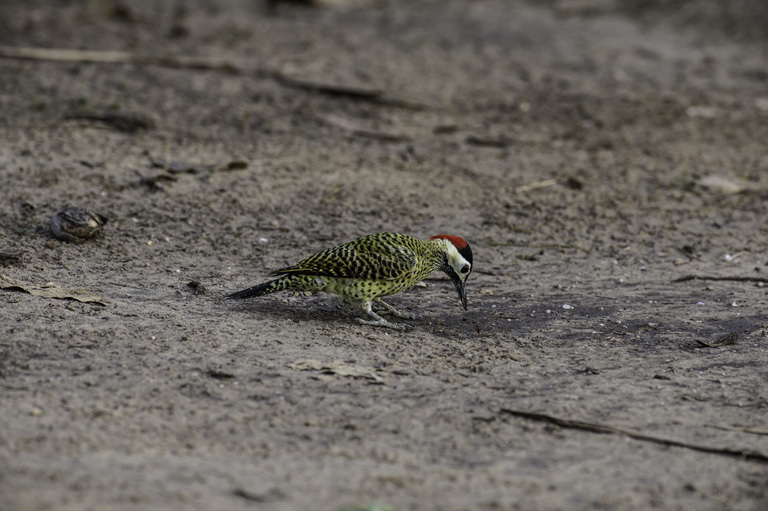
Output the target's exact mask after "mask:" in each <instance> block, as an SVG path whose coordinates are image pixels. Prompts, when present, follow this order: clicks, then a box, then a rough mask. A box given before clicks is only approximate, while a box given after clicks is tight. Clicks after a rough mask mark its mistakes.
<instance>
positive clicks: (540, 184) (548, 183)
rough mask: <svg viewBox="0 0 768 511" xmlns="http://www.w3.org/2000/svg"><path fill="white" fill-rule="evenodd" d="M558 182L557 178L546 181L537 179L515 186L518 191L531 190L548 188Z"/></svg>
mask: <svg viewBox="0 0 768 511" xmlns="http://www.w3.org/2000/svg"><path fill="white" fill-rule="evenodd" d="M556 184H557V179H546V180H544V181H537V182H536V183H531V184H529V185H523V186H518V187H517V188H515V192H517V193H525V192H530V191H531V190H538V189H539V188H546V187H548V186H554V185H556Z"/></svg>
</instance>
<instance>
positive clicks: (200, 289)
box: [187, 280, 208, 295]
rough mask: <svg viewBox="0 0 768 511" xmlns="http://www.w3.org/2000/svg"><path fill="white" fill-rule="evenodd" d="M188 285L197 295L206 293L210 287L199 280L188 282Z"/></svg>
mask: <svg viewBox="0 0 768 511" xmlns="http://www.w3.org/2000/svg"><path fill="white" fill-rule="evenodd" d="M187 287H188V288H190V289H191V290H192V291H193V292H194V293H195V294H196V295H204V294H206V293H207V292H208V289H206V287H205V286H204V285H203V284H202V283H201V282H200V281H199V280H193V281H190V282H187Z"/></svg>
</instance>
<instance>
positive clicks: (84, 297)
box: [0, 275, 108, 307]
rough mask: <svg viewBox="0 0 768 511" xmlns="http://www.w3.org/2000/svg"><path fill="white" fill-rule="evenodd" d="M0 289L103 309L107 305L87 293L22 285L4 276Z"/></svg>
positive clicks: (0, 278) (50, 285)
mask: <svg viewBox="0 0 768 511" xmlns="http://www.w3.org/2000/svg"><path fill="white" fill-rule="evenodd" d="M0 289H5V290H6V291H21V292H23V293H29V294H31V295H33V296H41V297H43V298H56V299H60V300H75V301H78V302H82V303H93V304H96V305H103V306H105V307H106V306H107V304H108V302H106V301H104V300H103V299H102V298H101V297H100V296H98V295H93V294H90V293H88V292H87V291H81V290H76V291H75V290H66V289H62V288H60V287H58V286H56V285H54V284H50V283H49V284H46V285H44V286H35V285H31V284H23V283H21V282H19V281H17V280H15V279H12V278H11V277H8V276H6V275H0Z"/></svg>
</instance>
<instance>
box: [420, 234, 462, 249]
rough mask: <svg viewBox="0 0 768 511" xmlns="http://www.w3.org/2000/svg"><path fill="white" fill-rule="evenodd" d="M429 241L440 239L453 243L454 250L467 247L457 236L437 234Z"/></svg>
mask: <svg viewBox="0 0 768 511" xmlns="http://www.w3.org/2000/svg"><path fill="white" fill-rule="evenodd" d="M429 239H430V241H431V240H436V239H441V240H448V241H450V242H451V243H453V246H454V247H456V250H461V249H462V248H464V247H466V246H467V242H466V241H464V238H459V237H458V236H451V235H450V234H437V235H435V236H432V237H431V238H429Z"/></svg>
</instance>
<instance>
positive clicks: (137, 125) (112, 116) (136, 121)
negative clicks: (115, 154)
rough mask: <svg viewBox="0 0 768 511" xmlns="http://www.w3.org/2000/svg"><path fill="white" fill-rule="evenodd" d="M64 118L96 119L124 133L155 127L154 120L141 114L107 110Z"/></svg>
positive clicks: (75, 114)
mask: <svg viewBox="0 0 768 511" xmlns="http://www.w3.org/2000/svg"><path fill="white" fill-rule="evenodd" d="M64 120H65V121H68V120H83V121H96V122H100V123H103V124H106V125H107V126H109V127H110V128H114V129H116V130H117V131H122V132H124V133H135V132H137V131H142V130H151V129H154V128H155V126H156V125H155V121H154V120H152V119H151V118H149V117H147V116H146V115H143V114H138V113H118V112H107V113H103V114H91V113H74V114H69V115H66V116H64Z"/></svg>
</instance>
